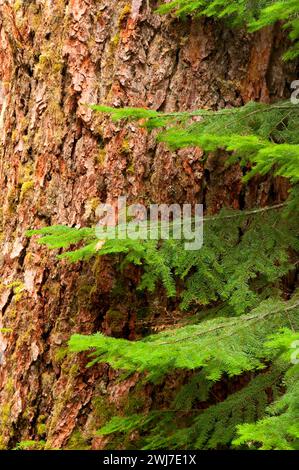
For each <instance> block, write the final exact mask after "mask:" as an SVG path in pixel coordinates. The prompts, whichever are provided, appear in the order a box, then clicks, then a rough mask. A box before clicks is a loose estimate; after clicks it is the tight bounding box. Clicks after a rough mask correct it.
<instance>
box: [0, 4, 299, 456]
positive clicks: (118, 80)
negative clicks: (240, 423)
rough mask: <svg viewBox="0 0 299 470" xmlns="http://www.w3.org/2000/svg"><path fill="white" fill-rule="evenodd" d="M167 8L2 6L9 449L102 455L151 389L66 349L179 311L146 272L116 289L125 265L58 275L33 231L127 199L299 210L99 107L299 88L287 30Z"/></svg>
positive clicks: (1, 403)
mask: <svg viewBox="0 0 299 470" xmlns="http://www.w3.org/2000/svg"><path fill="white" fill-rule="evenodd" d="M154 3H155V2H152V1H151V2H147V1H145V0H144V1H142V0H132V1H122V0H121V1H120V0H70V1H68V0H32V1H30V2H29V1H26V0H17V1H13V0H7V1H5V0H0V80H1V82H0V84H1V87H0V138H1V148H0V152H1V167H0V168H1V169H0V171H1V173H0V185H1V186H0V187H1V194H0V197H1V203H2V204H1V206H2V213H1V218H2V234H1V245H2V249H1V267H0V269H1V286H0V287H1V291H0V295H1V298H0V307H1V312H2V313H1V316H0V320H1V323H0V328H2V327H3V328H7V329H9V330H7V331H6V332H2V333H1V334H0V349H1V360H2V365H1V368H0V390H1V394H0V436H1V447H2V448H11V447H12V446H13V445H14V444H15V443H16V442H18V441H21V440H27V439H46V440H47V446H48V448H66V447H67V446H68V447H71V446H73V445H75V446H76V447H77V448H78V446H79V447H80V446H83V447H84V446H86V445H92V447H93V448H99V447H102V446H103V445H104V441H103V440H101V439H96V438H93V434H94V431H95V430H96V429H97V428H98V427H99V426H100V425H101V423H103V422H104V421H105V419H107V417H109V413H110V414H111V413H113V412H115V410H118V409H122V408H123V407H124V406H125V403H126V397H127V394H128V392H129V391H130V390H133V388H134V386H135V384H136V380H137V377H131V378H130V379H128V380H127V381H126V382H122V384H121V385H119V384H116V383H115V381H114V378H115V376H116V373H113V372H111V371H109V369H108V368H107V367H105V366H99V367H94V368H91V369H89V370H86V368H85V365H86V359H84V357H79V356H72V357H70V356H66V355H65V348H66V341H67V340H68V339H69V337H70V335H71V334H72V333H73V332H81V333H91V332H94V331H97V330H99V329H102V331H105V332H106V333H107V334H115V335H118V336H125V337H130V338H134V337H135V335H136V331H137V332H138V328H137V326H136V325H137V324H138V322H137V323H136V314H137V312H138V309H147V311H148V312H149V313H148V318H152V319H153V320H152V321H153V322H154V323H155V321H157V322H158V321H160V320H161V318H165V317H167V313H168V311H169V309H171V306H169V305H168V304H167V301H166V300H160V301H159V302H158V301H157V299H155V298H153V297H151V298H149V297H148V298H146V297H145V296H144V297H142V298H140V297H137V296H136V295H135V294H134V289H133V288H132V286H133V284H134V277H135V276H137V275H138V273H134V272H133V274H132V273H130V275H131V279H130V275H129V274H128V279H127V282H128V286H127V288H126V289H125V290H124V291H120V290H119V289H113V287H115V283H116V281H115V279H116V271H115V266H114V265H113V263H112V262H111V261H109V260H105V261H103V262H101V263H100V262H98V261H96V262H95V263H91V264H90V265H89V264H87V263H86V264H84V265H82V264H81V263H78V264H76V265H71V266H69V265H68V264H67V263H65V262H58V261H57V260H56V258H55V254H54V253H49V251H48V250H47V249H43V248H41V247H40V246H37V245H36V243H35V242H34V240H30V241H29V240H28V239H27V238H26V237H25V231H26V230H27V229H28V228H38V227H41V226H44V225H50V224H52V225H53V224H70V225H81V226H84V225H91V224H92V223H93V222H94V220H95V214H94V209H95V207H96V206H97V204H98V203H99V202H105V201H109V202H114V201H115V200H116V198H117V197H118V196H120V195H127V196H128V198H129V201H134V202H142V203H149V202H157V203H160V202H166V203H168V202H174V201H175V202H179V203H183V202H196V201H197V202H204V204H205V207H206V209H207V211H210V212H216V211H217V210H218V209H219V208H220V207H221V206H223V205H230V206H233V207H235V208H238V207H240V206H242V207H244V205H245V206H247V207H250V206H253V205H255V204H265V203H267V202H269V198H270V197H271V198H273V197H275V198H276V199H277V198H278V199H279V198H280V197H284V196H285V194H284V188H283V187H282V186H280V187H279V188H278V185H277V182H274V183H273V181H272V182H271V181H269V180H262V181H260V182H259V183H256V184H255V185H252V186H251V187H249V189H246V191H245V189H244V188H243V186H242V183H241V181H240V177H241V171H240V169H239V168H237V167H234V168H230V169H224V166H223V158H224V157H223V156H221V155H217V156H216V157H215V156H214V157H210V158H209V159H208V162H207V164H206V166H205V168H204V167H203V166H202V163H201V162H200V157H201V151H200V150H199V149H196V150H194V149H193V150H192V149H188V150H184V151H179V152H177V153H171V152H170V151H169V150H167V149H166V148H165V147H164V146H163V145H161V144H159V145H157V144H156V142H155V140H154V138H153V137H152V136H149V135H148V134H147V133H146V132H145V131H143V130H140V129H138V128H137V127H136V125H134V124H130V125H128V126H126V127H123V126H121V125H118V124H115V123H114V124H112V123H111V122H110V121H109V120H107V119H106V118H103V117H102V116H101V115H93V113H92V112H91V110H90V109H89V108H88V107H86V103H102V104H108V105H112V106H128V105H130V106H138V107H149V108H153V109H157V110H169V111H170V110H171V111H175V110H190V109H196V108H200V107H208V108H213V109H217V108H221V107H226V106H238V105H242V104H243V103H244V102H247V101H248V100H252V99H253V100H263V101H266V102H267V101H270V100H273V99H279V98H282V97H285V96H289V84H290V82H291V81H292V79H293V78H295V77H294V76H293V70H292V67H291V66H290V65H286V64H285V63H283V62H282V61H281V54H282V52H283V50H285V49H286V47H287V44H286V43H287V41H286V40H285V38H283V36H282V33H281V32H280V29H279V28H271V29H266V30H265V31H263V32H261V33H258V34H256V35H254V36H248V35H247V34H245V33H244V31H237V30H235V31H230V30H228V29H225V28H224V27H223V25H221V24H216V23H215V22H213V21H211V20H200V21H199V20H196V21H191V20H188V21H179V20H178V19H175V18H172V17H171V16H167V17H160V16H158V15H157V14H155V13H154V12H153V10H154ZM149 5H150V6H149ZM160 297H161V296H160ZM163 315H164V317H163ZM136 328H137V330H136ZM144 393H145V392H144ZM146 393H147V395H145V396H144V399H145V405H144V406H145V407H147V408H149V407H150V406H151V398H150V393H151V392H150V390H148V391H147V392H146Z"/></svg>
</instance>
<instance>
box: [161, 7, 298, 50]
mask: <svg viewBox="0 0 299 470" xmlns="http://www.w3.org/2000/svg"><path fill="white" fill-rule="evenodd" d="M157 11H158V12H159V13H162V14H163V13H164V14H165V13H170V12H172V11H173V12H175V13H176V14H177V15H179V16H184V15H194V16H206V17H213V18H219V19H225V20H228V21H229V22H230V23H231V24H232V25H234V26H236V25H244V24H246V25H247V26H248V29H249V31H251V32H253V31H257V30H259V29H261V28H264V27H265V26H269V25H272V24H274V23H276V22H277V21H282V22H284V27H285V28H286V29H288V30H290V38H291V39H292V41H294V43H295V44H294V46H293V47H292V48H291V49H290V50H289V51H288V52H287V53H286V54H285V58H286V59H293V58H295V57H297V56H298V55H299V42H298V39H299V4H298V1H297V0H278V1H277V0H173V1H170V2H168V3H163V4H162V5H161V6H160V8H159V9H158V10H157Z"/></svg>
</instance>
